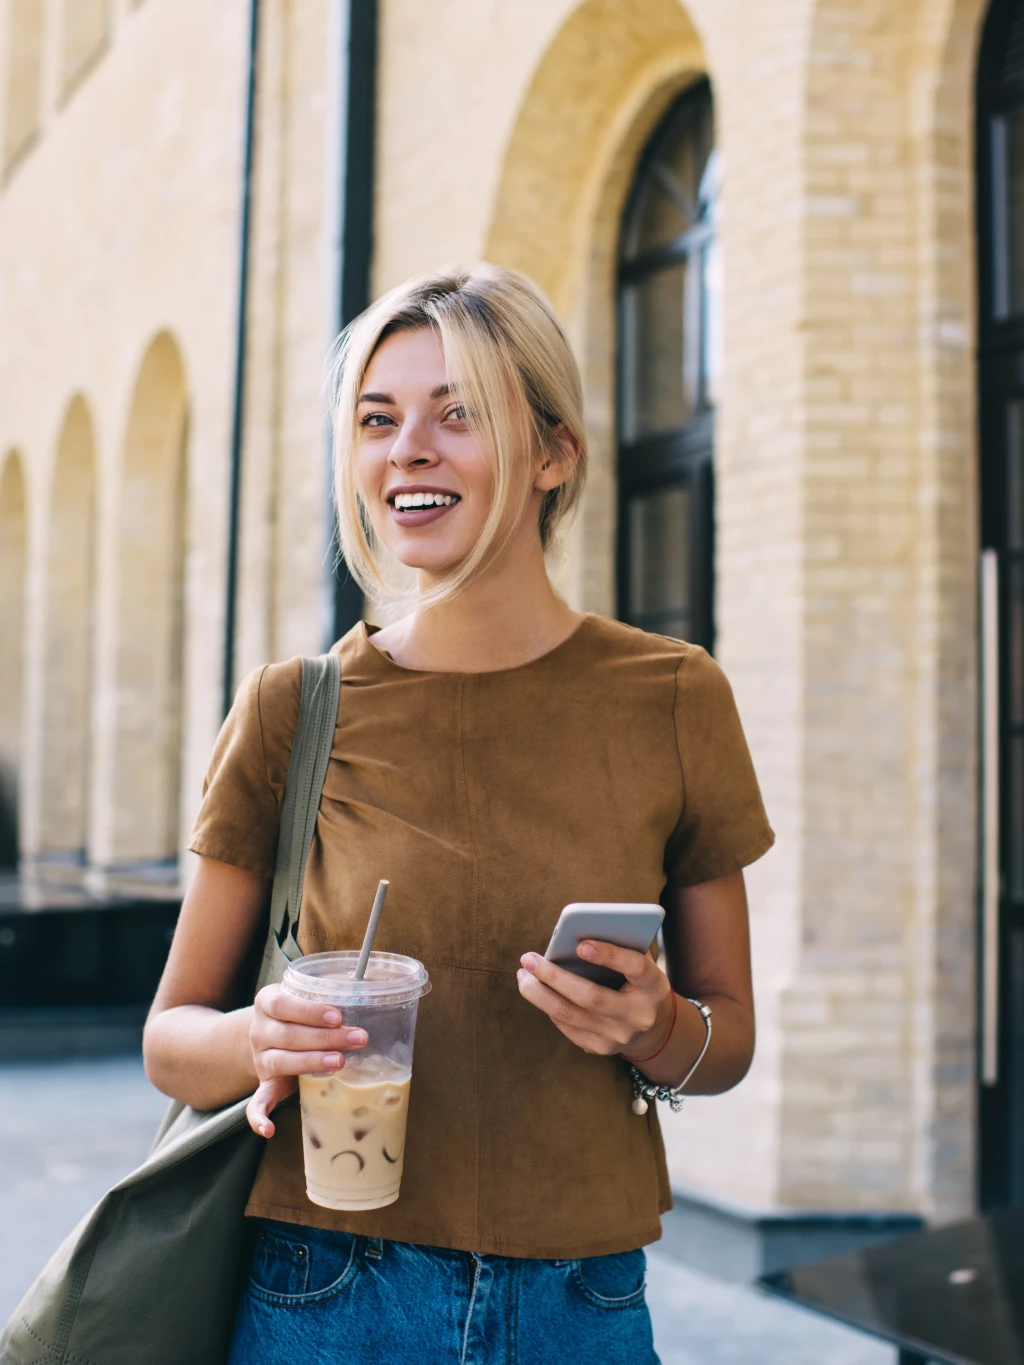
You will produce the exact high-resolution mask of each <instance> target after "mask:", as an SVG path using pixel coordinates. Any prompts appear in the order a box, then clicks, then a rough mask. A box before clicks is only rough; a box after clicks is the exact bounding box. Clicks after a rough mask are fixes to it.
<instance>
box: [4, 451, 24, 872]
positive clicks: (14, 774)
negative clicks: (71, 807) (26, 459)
mask: <svg viewBox="0 0 1024 1365" xmlns="http://www.w3.org/2000/svg"><path fill="white" fill-rule="evenodd" d="M25 527H26V518H25V474H24V470H23V469H22V461H21V457H20V456H19V455H18V453H17V451H13V450H12V451H10V452H9V453H8V455H7V457H6V459H5V460H4V462H3V464H2V466H0V641H2V645H3V647H2V648H0V867H7V868H10V867H15V866H17V862H18V787H19V772H20V767H21V733H22V705H21V702H22V674H23V670H24V658H25V655H24V626H25V557H26V533H25Z"/></svg>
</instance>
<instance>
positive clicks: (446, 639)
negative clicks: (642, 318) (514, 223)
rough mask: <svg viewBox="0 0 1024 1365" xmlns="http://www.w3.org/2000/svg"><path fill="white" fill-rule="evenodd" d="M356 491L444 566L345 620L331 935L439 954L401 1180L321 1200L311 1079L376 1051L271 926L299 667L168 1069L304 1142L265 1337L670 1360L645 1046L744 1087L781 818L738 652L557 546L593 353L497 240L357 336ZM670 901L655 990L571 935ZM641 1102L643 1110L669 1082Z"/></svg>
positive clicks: (582, 447)
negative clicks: (584, 359) (583, 354)
mask: <svg viewBox="0 0 1024 1365" xmlns="http://www.w3.org/2000/svg"><path fill="white" fill-rule="evenodd" d="M337 374H338V384H337V388H336V395H335V403H334V417H335V425H336V437H335V461H336V496H337V504H338V512H339V523H340V534H341V543H342V546H343V548H344V551H345V556H346V559H347V561H348V563H349V565H350V567H351V569H352V571H353V572H354V573H355V575H356V576H357V578H358V579H359V581H360V582H361V583H362V584H363V585H364V587H365V588H366V590H367V591H368V592H369V593H370V594H372V595H375V596H377V597H382V596H386V595H388V593H389V592H392V591H393V582H394V574H395V572H396V571H398V570H399V569H400V566H405V571H409V570H411V571H413V574H414V576H415V583H416V588H415V594H414V596H413V600H412V604H411V607H412V609H411V610H410V612H409V614H408V615H406V616H404V617H403V618H402V619H400V620H398V621H396V622H395V623H394V624H391V625H388V626H386V627H385V628H384V629H381V630H374V629H372V628H370V627H367V626H365V625H360V626H357V627H356V628H355V629H353V630H352V631H350V632H349V634H348V635H346V636H345V638H344V639H343V640H341V641H340V642H339V643H338V644H337V645H335V646H334V648H335V650H336V651H337V652H338V653H339V654H340V658H341V673H342V686H341V700H340V705H339V709H338V721H337V729H336V732H335V738H334V748H333V752H332V755H331V762H330V765H329V768H328V772H327V778H326V781H325V783H324V788H323V796H322V798H321V802H320V811H319V818H318V823H317V831H316V836H315V839H314V842H313V848H312V852H311V854H310V860H309V865H308V869H307V873H306V881H305V888H304V899H303V905H302V919H301V928H300V939H301V943H302V947H303V949H304V951H306V952H318V951H324V950H328V949H335V948H353V947H358V945H359V942H360V940H361V937H362V932H363V928H364V926H365V921H366V915H367V911H368V908H369V906H370V903H371V901H372V900H373V893H374V889H375V888H376V885H377V882H378V879H379V878H380V877H382V876H384V877H388V878H390V881H391V894H390V897H389V899H388V902H387V906H386V909H385V912H384V916H383V919H382V922H381V927H380V930H379V933H378V936H377V945H376V946H377V947H378V948H380V949H383V950H386V951H394V952H401V953H407V954H410V955H412V956H414V957H417V958H419V959H420V960H422V961H423V962H424V963H425V965H426V967H427V969H428V971H429V973H430V977H431V980H432V983H433V990H432V993H431V994H430V995H429V996H427V997H426V998H425V999H424V1000H423V1001H422V1003H421V1007H420V1022H419V1026H418V1031H417V1042H416V1058H415V1075H414V1079H413V1088H412V1101H411V1107H410V1111H409V1127H408V1137H407V1143H406V1155H405V1170H404V1175H403V1179H402V1188H401V1195H400V1197H399V1199H398V1202H397V1203H395V1204H392V1205H390V1206H389V1207H387V1208H383V1209H378V1210H375V1211H372V1212H371V1211H360V1212H355V1213H345V1212H335V1211H332V1210H328V1209H325V1208H321V1207H319V1206H316V1205H314V1204H312V1203H310V1202H309V1201H308V1200H307V1198H306V1195H305V1182H304V1177H303V1161H302V1149H301V1142H300V1125H299V1115H298V1112H297V1108H296V1106H295V1105H294V1104H286V1105H284V1106H283V1107H281V1108H278V1106H280V1105H281V1103H282V1101H284V1100H286V1099H287V1098H288V1097H289V1096H290V1095H291V1093H292V1092H293V1091H294V1089H295V1087H296V1077H297V1076H298V1075H299V1074H301V1073H303V1072H329V1071H332V1070H337V1069H338V1068H340V1067H343V1066H344V1064H345V1055H346V1053H347V1052H350V1051H352V1050H354V1049H358V1048H359V1047H361V1046H364V1045H365V1042H366V1037H365V1035H364V1034H363V1033H362V1032H361V1031H360V1030H358V1029H348V1028H346V1027H345V1021H344V1019H342V1018H341V1017H340V1015H339V1013H338V1012H337V1011H336V1010H332V1009H325V1008H322V1007H320V1006H317V1005H313V1004H312V1003H305V1002H301V1001H298V1000H296V999H293V998H291V997H289V996H287V995H285V994H284V993H283V992H282V991H281V989H280V988H279V987H276V986H274V987H268V988H267V989H265V990H263V991H261V992H260V994H259V996H258V998H257V1000H256V1002H255V1004H254V1005H243V1006H242V1007H238V1008H236V1007H234V1006H237V1005H238V1003H239V992H240V991H241V989H242V984H241V983H242V982H243V980H244V975H245V964H246V961H247V959H249V956H250V952H251V948H252V945H253V944H254V943H258V942H259V941H261V939H262V936H263V934H264V932H265V929H264V927H263V926H264V924H265V916H266V914H267V905H268V897H269V887H270V880H269V879H270V877H271V874H272V871H273V866H274V856H275V845H276V840H277V833H278V824H279V820H280V811H281V802H282V793H283V787H284V779H285V773H286V770H287V766H288V757H289V752H290V746H291V741H292V735H293V732H294V728H295V723H296V717H297V713H298V698H299V686H300V673H301V669H300V663H299V660H297V659H293V660H291V661H290V662H288V663H283V664H272V665H269V666H267V667H266V668H263V669H260V670H258V671H257V672H256V673H255V674H253V675H252V676H251V677H249V678H248V679H247V680H246V681H245V682H244V683H243V684H242V686H241V688H240V689H239V692H238V696H237V698H236V701H235V704H234V707H233V709H232V711H231V714H230V716H229V717H228V719H227V721H226V722H225V725H224V728H223V730H222V731H221V735H220V737H219V739H218V741H217V746H216V749H215V751H214V755H213V760H212V764H211V767H210V771H209V774H208V777H207V782H206V787H205V794H204V799H203V804H202V807H201V809H200V812H199V815H198V818H197V820H196V824H195V828H194V831H193V836H192V842H191V847H192V849H193V850H194V851H195V852H196V853H197V854H198V855H199V865H198V869H197V872H196V875H195V878H194V880H193V882H192V885H191V887H190V889H189V892H188V895H187V896H186V898H185V903H184V906H183V907H182V914H181V920H180V923H179V926H178V931H177V934H176V936H175V940H174V944H173V947H172V950H171V955H170V960H169V962H168V965H167V970H166V972H165V974H164V979H163V982H162V984H161V986H160V990H159V992H158V995H157V998H156V1001H155V1004H154V1006H153V1011H152V1014H151V1016H150V1020H149V1023H148V1025H147V1029H146V1039H145V1056H146V1066H147V1070H148V1073H149V1076H150V1078H151V1079H152V1080H153V1082H154V1083H155V1084H156V1085H157V1086H159V1087H160V1089H161V1090H163V1091H165V1092H166V1093H167V1094H169V1095H173V1096H176V1097H177V1098H179V1099H181V1100H184V1101H186V1102H187V1103H189V1104H192V1105H194V1106H197V1107H199V1108H213V1107H215V1106H218V1105H222V1104H225V1103H226V1102H228V1101H232V1100H235V1099H237V1098H238V1097H240V1096H243V1095H246V1094H250V1093H252V1092H255V1094H254V1097H253V1099H252V1101H251V1103H250V1106H249V1115H250V1121H251V1123H252V1125H253V1127H254V1129H255V1130H256V1131H257V1132H258V1133H260V1134H262V1135H263V1136H264V1137H266V1138H267V1139H268V1141H267V1147H266V1152H265V1155H264V1158H263V1162H262V1165H261V1167H260V1170H259V1174H258V1176H257V1179H256V1183H255V1185H254V1187H253V1190H252V1195H251V1198H250V1201H249V1206H248V1209H247V1214H248V1216H249V1217H250V1218H251V1219H252V1220H253V1226H254V1229H255V1230H256V1231H255V1237H254V1251H253V1260H252V1270H251V1277H250V1280H249V1285H248V1288H247V1290H246V1292H245V1294H244V1297H243V1300H242V1303H241V1305H240V1308H239V1313H238V1319H237V1325H236V1329H235V1339H234V1343H233V1346H232V1355H231V1360H232V1361H233V1362H235V1365H243V1362H244V1365H263V1363H264V1362H266V1363H267V1365H271V1362H273V1363H274V1365H277V1363H278V1362H280V1363H281V1365H295V1362H297V1361H301V1362H302V1365H320V1362H324V1365H326V1362H332V1365H335V1363H338V1362H345V1365H371V1362H378V1361H385V1360H386V1361H388V1362H391V1363H392V1365H403V1363H404V1362H413V1361H415V1362H417V1365H422V1362H430V1365H444V1362H452V1365H455V1362H460V1365H467V1363H468V1362H485V1361H486V1362H488V1365H503V1363H504V1362H508V1363H509V1365H512V1362H518V1365H549V1362H552V1361H559V1362H564V1363H566V1365H572V1362H588V1363H589V1362H594V1361H600V1362H602V1365H617V1362H629V1365H642V1362H653V1361H656V1356H655V1354H654V1348H653V1344H652V1337H651V1326H650V1319H649V1316H648V1313H647V1308H646V1305H645V1303H644V1289H643V1284H644V1255H643V1251H642V1247H643V1246H644V1245H645V1244H646V1243H648V1242H651V1241H654V1240H655V1239H656V1238H657V1237H658V1236H659V1233H660V1225H659V1214H660V1213H662V1212H664V1211H665V1210H666V1209H668V1208H669V1207H670V1205H671V1196H670V1193H669V1186H668V1180H667V1176H666V1170H665V1160H664V1154H663V1150H662V1144H661V1138H660V1135H659V1130H658V1120H657V1116H656V1113H655V1108H656V1105H655V1104H654V1102H653V1101H652V1102H651V1104H650V1107H649V1108H648V1110H647V1112H646V1113H643V1114H639V1113H637V1112H634V1108H633V1099H634V1092H633V1080H632V1076H631V1071H630V1063H633V1064H635V1066H636V1067H637V1068H639V1070H640V1072H641V1073H642V1077H643V1078H646V1080H648V1081H650V1082H651V1083H653V1084H655V1085H658V1086H665V1087H675V1086H678V1085H679V1083H680V1082H681V1081H682V1080H683V1078H684V1077H685V1076H686V1075H687V1073H688V1072H689V1071H690V1069H691V1067H692V1066H693V1063H694V1061H695V1059H696V1058H697V1057H698V1056H699V1054H700V1051H701V1048H702V1046H703V1044H704V1041H705V1036H706V1026H705V1020H704V1018H703V1017H702V1015H701V1013H700V1012H699V1010H698V1008H697V1007H696V1006H695V1004H694V1003H692V1002H693V1001H694V1000H697V1001H700V1002H702V1003H703V1004H704V1005H706V1006H708V1007H710V1010H711V1012H712V1016H713V1033H712V1041H711V1045H710V1047H709V1049H708V1051H707V1053H706V1055H705V1056H704V1058H703V1060H702V1061H701V1064H700V1066H699V1067H698V1069H697V1071H696V1074H695V1075H694V1077H693V1079H692V1082H691V1083H690V1084H689V1085H688V1086H687V1090H688V1091H689V1092H692V1093H697V1094H705V1095H707V1094H717V1093H719V1092H721V1091H724V1090H727V1089H729V1087H730V1086H733V1085H735V1084H736V1083H737V1082H738V1081H739V1080H740V1079H741V1078H742V1077H743V1075H744V1073H745V1072H746V1070H747V1067H748V1065H749V1063H750V1058H751V1054H752V1051H753V1046H754V1017H753V1007H752V999H751V983H750V965H749V946H748V929H747V909H746V900H745V895H744V888H743V874H742V868H743V867H744V866H745V865H746V864H747V863H749V862H752V861H753V860H754V859H755V858H758V857H760V855H761V854H762V853H764V852H765V850H766V849H767V848H768V847H769V846H770V844H771V842H772V833H771V830H770V829H769V827H768V824H767V821H766V819H765V815H764V811H763V808H762V805H761V799H760V796H759V793H758V788H757V782H756V779H755V777H754V773H753V769H752V767H751V763H750V758H749V755H748V752H747V747H746V744H745V742H744V738H743V733H742V730H741V728H740V723H739V719H738V717H737V714H736V710H735V707H734V704H733V701H732V696H731V693H730V690H729V686H728V684H727V682H726V681H725V678H724V677H723V675H722V674H721V672H720V671H719V670H718V668H717V667H716V665H715V664H714V663H713V662H712V661H711V659H710V658H709V657H708V655H707V654H705V653H704V651H703V650H701V649H698V648H695V647H694V646H692V645H687V644H683V643H681V642H680V641H678V640H670V639H665V638H663V637H661V636H655V635H648V634H645V633H644V632H642V631H638V630H634V629H632V628H630V627H628V626H624V625H620V624H618V623H616V622H614V621H610V620H606V619H604V618H603V617H599V616H593V615H585V616H584V615H580V614H579V613H578V612H575V611H573V610H572V609H571V608H570V607H569V606H567V605H566V603H565V602H564V601H562V599H561V598H560V597H559V596H558V595H557V593H556V592H555V591H554V589H553V588H552V586H551V583H550V581H549V579H548V576H547V572H546V570H545V550H546V549H547V548H548V547H549V545H550V544H551V542H552V540H553V538H554V537H555V535H556V533H557V531H558V530H559V528H560V527H561V526H562V524H563V523H564V522H565V520H566V518H567V517H568V515H569V514H570V512H571V511H572V510H573V508H574V506H575V505H576V503H577V502H578V500H579V497H580V493H581V490H582V487H583V481H584V475H585V468H586V444H585V435H584V426H583V414H582V400H581V386H580V379H579V373H578V370H577V367H576V364H575V362H574V360H573V357H572V353H571V350H570V347H569V344H568V342H567V340H566V338H565V335H564V333H563V332H562V330H561V328H560V326H559V324H558V322H557V321H556V319H555V317H554V314H553V312H552V310H551V308H550V306H549V305H548V303H547V302H546V300H545V299H544V298H543V297H542V296H541V295H540V293H539V292H538V291H537V290H536V289H535V288H534V287H533V286H532V285H531V284H530V283H529V282H528V281H527V280H525V279H524V278H523V277H521V276H519V275H515V274H512V273H511V272H508V271H504V270H498V269H495V268H493V267H482V268H479V269H476V270H473V271H460V270H454V271H451V272H447V273H443V274H439V275H436V276H431V277H428V278H425V279H419V280H415V281H413V282H411V283H410V284H408V285H405V286H404V287H402V288H400V289H397V290H395V291H393V292H392V293H391V294H388V295H387V296H385V297H384V298H383V299H381V300H380V301H379V302H378V303H376V304H375V305H374V306H373V307H372V308H371V309H370V310H369V311H368V312H367V313H366V314H364V315H363V317H362V318H361V319H359V320H358V321H357V322H356V323H355V325H354V326H353V327H352V328H351V329H350V331H349V333H348V334H347V336H346V338H345V340H344V342H343V345H342V347H341V349H340V352H339V363H338V370H337ZM659 899H661V900H662V902H663V904H664V905H665V906H666V908H667V918H666V921H665V945H666V957H667V961H666V964H665V967H664V969H663V967H662V966H661V965H659V964H658V963H657V962H656V961H655V960H654V958H653V957H650V956H647V955H644V954H641V953H634V952H628V951H626V950H623V949H619V948H615V947H611V946H609V945H607V944H603V943H600V942H593V943H587V944H584V945H582V946H581V948H580V953H581V955H582V956H584V957H586V958H589V959H590V960H591V961H593V962H597V963H603V964H606V965H607V966H609V967H612V968H614V969H616V970H618V971H619V972H621V973H622V974H623V975H624V976H625V977H626V985H625V986H624V987H623V988H622V989H621V990H620V991H613V990H608V989H605V988H603V987H600V986H596V985H593V984H590V983H589V982H587V981H584V980H582V979H581V978H580V977H578V976H576V975H575V974H573V973H570V972H567V971H564V970H562V969H561V968H559V967H556V966H554V965H552V964H550V963H548V962H546V961H545V960H544V959H543V957H542V956H540V954H542V953H543V951H544V948H545V945H546V943H547V941H548V938H549V936H550V934H551V931H552V928H553V926H554V924H555V921H556V920H557V918H558V914H559V911H560V910H561V908H562V906H563V905H565V904H567V903H568V902H571V901H647V902H650V901H657V900H659ZM637 1108H642V1106H640V1105H638V1106H637Z"/></svg>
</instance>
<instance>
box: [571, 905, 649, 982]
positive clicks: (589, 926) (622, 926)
mask: <svg viewBox="0 0 1024 1365" xmlns="http://www.w3.org/2000/svg"><path fill="white" fill-rule="evenodd" d="M664 918H665V911H664V910H663V909H662V908H661V906H660V905H643V904H632V903H630V902H628V901H625V902H618V901H577V902H574V903H573V904H572V905H567V906H566V907H565V909H564V910H563V911H562V913H561V914H560V915H559V916H558V923H557V924H556V925H555V932H554V933H553V934H552V935H551V942H550V943H549V944H548V946H547V950H546V951H545V953H544V956H545V957H546V958H547V959H548V961H549V962H556V963H557V964H558V966H559V967H564V968H565V970H566V971H567V972H575V973H576V975H577V976H585V977H586V978H587V979H588V980H589V981H596V982H597V984H598V985H599V986H608V987H609V988H610V989H611V990H613V991H617V990H619V988H620V987H621V986H624V985H625V983H626V978H625V977H624V976H623V975H622V973H621V972H613V971H612V970H611V968H610V967H602V966H600V965H599V964H598V963H596V962H585V961H584V960H583V958H581V957H577V955H576V949H577V947H578V946H579V944H580V943H582V942H583V940H584V939H585V938H592V939H597V940H599V941H600V942H601V943H614V944H615V946H616V947H617V948H632V950H633V951H634V952H635V953H646V952H647V951H648V950H649V949H650V946H651V944H652V943H653V942H654V940H655V938H656V937H657V933H658V930H659V929H660V928H661V922H662V920H663V919H664Z"/></svg>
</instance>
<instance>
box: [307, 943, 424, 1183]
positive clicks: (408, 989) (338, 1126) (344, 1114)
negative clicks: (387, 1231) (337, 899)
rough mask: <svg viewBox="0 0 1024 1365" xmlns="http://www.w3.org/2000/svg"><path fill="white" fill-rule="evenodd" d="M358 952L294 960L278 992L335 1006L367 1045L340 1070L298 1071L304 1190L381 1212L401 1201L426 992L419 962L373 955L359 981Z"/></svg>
mask: <svg viewBox="0 0 1024 1365" xmlns="http://www.w3.org/2000/svg"><path fill="white" fill-rule="evenodd" d="M358 960H359V954H358V953H357V952H345V953H312V954H310V956H309V957H300V958H299V959H298V960H297V961H295V962H292V963H291V964H290V965H289V967H288V968H287V970H286V971H285V974H284V981H283V983H282V985H283V987H284V989H285V990H286V991H287V992H288V993H289V994H290V995H294V996H298V997H299V998H300V999H302V1000H315V1001H317V1002H318V1003H319V1004H322V1005H335V1006H336V1007H337V1008H338V1009H339V1010H340V1011H341V1015H342V1020H343V1022H344V1024H345V1026H346V1027H347V1028H362V1029H365V1030H366V1033H367V1037H368V1039H369V1041H368V1043H367V1044H366V1046H365V1047H364V1048H360V1050H359V1051H358V1052H346V1053H345V1054H344V1056H345V1065H344V1066H343V1067H342V1069H341V1070H340V1071H338V1072H330V1073H329V1074H325V1075H310V1076H300V1077H299V1104H300V1108H301V1111H302V1149H303V1155H304V1158H305V1165H306V1193H307V1195H308V1196H309V1198H310V1199H311V1200H312V1202H313V1203H314V1204H320V1205H321V1206H322V1207H323V1208H326V1209H382V1208H384V1206H385V1205H386V1204H393V1203H394V1202H395V1200H396V1199H397V1198H398V1191H399V1187H400V1186H401V1183H402V1165H403V1162H404V1158H405V1127H406V1120H407V1118H408V1114H409V1086H410V1084H411V1081H412V1049H413V1042H414V1040H415V1036H416V1011H417V1007H418V1006H419V1002H420V997H421V996H423V995H426V993H427V992H428V991H429V990H430V978H429V977H428V976H427V971H426V968H425V967H424V966H423V963H422V962H417V961H416V959H415V958H414V957H403V956H402V955H401V954H400V953H371V954H370V961H369V965H368V967H367V969H366V976H365V977H364V979H363V980H362V981H357V980H356V979H355V970H356V963H357V962H358Z"/></svg>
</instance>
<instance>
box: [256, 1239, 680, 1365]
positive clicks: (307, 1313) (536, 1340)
mask: <svg viewBox="0 0 1024 1365" xmlns="http://www.w3.org/2000/svg"><path fill="white" fill-rule="evenodd" d="M645 1265H646V1262H645V1257H644V1253H643V1252H642V1251H626V1252H622V1253H620V1254H619V1255H615V1256H590V1257H587V1258H586V1259H584V1260H577V1261H537V1260H521V1259H518V1258H516V1257H512V1256H478V1255H476V1254H475V1253H472V1252H468V1251H445V1250H442V1249H440V1248H438V1247H425V1246H409V1245H407V1244H406V1243H404V1242H384V1241H381V1240H380V1239H379V1238H376V1237H357V1236H355V1235H354V1234H351V1233H347V1232H322V1231H321V1230H320V1229H319V1228H306V1227H299V1226H298V1225H296V1224H294V1223H271V1222H264V1221H262V1220H261V1221H259V1222H258V1223H257V1224H256V1243H255V1247H254V1249H253V1258H252V1270H251V1275H250V1279H249V1284H248V1287H247V1289H246V1290H245V1292H244V1294H243V1296H242V1301H241V1304H240V1305H239V1310H238V1319H237V1321H236V1323H235V1332H234V1336H233V1338H232V1342H231V1354H230V1360H229V1365H577V1362H578V1365H658V1357H657V1356H656V1355H655V1353H654V1339H653V1336H652V1333H651V1319H650V1315H649V1313H648V1311H647V1304H646V1303H645V1301H644V1270H645Z"/></svg>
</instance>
